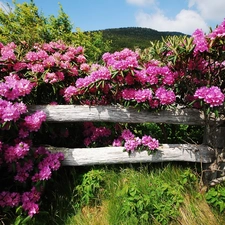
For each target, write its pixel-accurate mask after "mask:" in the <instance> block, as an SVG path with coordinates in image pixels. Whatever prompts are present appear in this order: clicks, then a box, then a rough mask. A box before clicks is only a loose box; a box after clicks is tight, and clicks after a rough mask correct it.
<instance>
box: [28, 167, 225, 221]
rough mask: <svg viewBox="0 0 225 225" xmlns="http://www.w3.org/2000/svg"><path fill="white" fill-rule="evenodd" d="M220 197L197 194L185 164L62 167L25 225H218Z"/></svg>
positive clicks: (192, 175) (194, 176)
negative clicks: (36, 210) (34, 213)
mask: <svg viewBox="0 0 225 225" xmlns="http://www.w3.org/2000/svg"><path fill="white" fill-rule="evenodd" d="M192 168H193V167H192ZM215 191H216V192H215ZM220 192H221V189H215V190H214V191H213V189H212V191H210V190H209V191H208V192H207V193H208V194H207V193H206V194H205V193H201V191H200V185H199V176H198V173H197V172H196V169H190V165H188V167H186V166H184V165H183V166H181V165H176V164H167V165H165V164H160V165H157V164H154V166H152V165H149V164H146V165H139V164H136V165H121V166H119V165H117V166H108V167H106V166H95V167H63V168H61V169H60V171H59V172H58V173H57V174H55V175H54V179H53V181H52V183H51V184H47V186H46V189H45V193H44V196H43V198H42V202H41V206H40V210H41V212H40V214H38V215H37V216H35V217H34V218H33V219H32V220H31V221H30V222H29V225H45V224H51V225H75V224H76V225H139V224H140V225H145V224H146V225H147V224H153V225H161V224H162V225H167V224H168V225H178V224H182V225H190V224H191V225H202V224H207V225H222V224H223V222H222V221H223V219H224V217H223V216H222V214H221V213H220V212H219V210H217V211H216V209H217V208H218V207H215V208H214V205H215V204H216V203H215V204H214V205H213V203H214V202H217V203H218V202H221V201H223V198H224V197H223V196H221V193H220ZM214 198H216V200H217V201H214V200H213V199H214ZM218 204H219V203H218ZM220 204H222V203H220ZM211 205H212V206H213V207H211Z"/></svg>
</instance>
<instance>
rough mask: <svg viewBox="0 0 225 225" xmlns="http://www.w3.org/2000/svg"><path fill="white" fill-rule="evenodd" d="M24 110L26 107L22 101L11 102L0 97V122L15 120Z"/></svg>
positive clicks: (25, 110)
mask: <svg viewBox="0 0 225 225" xmlns="http://www.w3.org/2000/svg"><path fill="white" fill-rule="evenodd" d="M26 112H27V107H26V105H25V104H24V103H22V102H20V103H18V102H15V103H12V102H9V101H6V100H3V99H1V98H0V123H4V122H7V121H16V120H18V119H19V118H20V116H21V115H22V114H24V113H26Z"/></svg>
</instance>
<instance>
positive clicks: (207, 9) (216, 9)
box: [188, 0, 225, 22]
mask: <svg viewBox="0 0 225 225" xmlns="http://www.w3.org/2000/svg"><path fill="white" fill-rule="evenodd" d="M188 6H189V7H190V8H191V7H196V8H197V10H198V12H199V14H200V15H201V16H202V17H203V18H204V19H206V20H212V21H215V22H221V21H223V19H224V17H225V13H224V12H225V11H224V9H225V1H224V0H204V1H203V0H189V4H188Z"/></svg>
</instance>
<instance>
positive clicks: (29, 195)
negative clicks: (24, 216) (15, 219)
mask: <svg viewBox="0 0 225 225" xmlns="http://www.w3.org/2000/svg"><path fill="white" fill-rule="evenodd" d="M40 195H41V193H40V192H39V191H37V190H36V188H35V187H33V188H32V189H31V191H30V192H24V193H23V194H22V197H21V200H22V207H23V209H24V210H25V211H27V212H28V215H29V216H30V217H33V215H35V214H37V213H38V212H39V206H38V204H37V202H38V201H39V200H40Z"/></svg>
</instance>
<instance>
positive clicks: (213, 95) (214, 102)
mask: <svg viewBox="0 0 225 225" xmlns="http://www.w3.org/2000/svg"><path fill="white" fill-rule="evenodd" d="M194 97H195V98H198V99H203V100H204V101H205V102H206V103H207V104H209V105H210V107H214V106H220V105H223V103H224V94H223V93H222V91H221V90H220V88H219V87H216V86H212V87H210V88H208V87H201V88H199V89H197V90H196V91H195V94H194Z"/></svg>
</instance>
